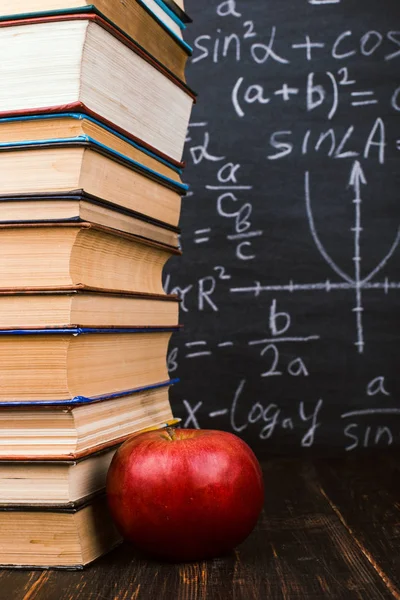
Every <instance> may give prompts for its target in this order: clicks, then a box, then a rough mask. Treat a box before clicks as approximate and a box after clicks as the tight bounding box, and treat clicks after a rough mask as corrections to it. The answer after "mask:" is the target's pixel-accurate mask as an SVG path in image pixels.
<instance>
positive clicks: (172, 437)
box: [165, 427, 175, 442]
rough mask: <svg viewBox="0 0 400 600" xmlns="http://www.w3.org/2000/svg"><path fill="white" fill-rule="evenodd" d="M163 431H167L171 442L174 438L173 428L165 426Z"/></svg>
mask: <svg viewBox="0 0 400 600" xmlns="http://www.w3.org/2000/svg"><path fill="white" fill-rule="evenodd" d="M165 431H166V433H167V436H168V439H169V440H170V441H171V442H173V441H174V439H175V429H174V428H173V427H167V428H166V429H165Z"/></svg>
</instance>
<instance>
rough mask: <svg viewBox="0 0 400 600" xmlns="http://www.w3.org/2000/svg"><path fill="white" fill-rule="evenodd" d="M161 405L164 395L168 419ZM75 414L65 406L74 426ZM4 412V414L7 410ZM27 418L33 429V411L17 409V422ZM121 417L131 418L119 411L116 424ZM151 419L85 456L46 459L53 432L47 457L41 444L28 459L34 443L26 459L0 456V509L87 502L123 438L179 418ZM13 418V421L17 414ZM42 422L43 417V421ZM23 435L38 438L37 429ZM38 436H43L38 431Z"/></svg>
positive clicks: (101, 483) (168, 424) (98, 487)
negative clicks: (146, 424)
mask: <svg viewBox="0 0 400 600" xmlns="http://www.w3.org/2000/svg"><path fill="white" fill-rule="evenodd" d="M136 402H137V401H136V400H135V401H134V399H133V398H132V400H131V404H132V406H131V411H132V413H133V414H134V413H135V412H136V407H137V406H139V405H138V404H136ZM167 405H168V396H167V397H166V405H165V408H164V413H165V414H166V415H170V413H171V411H170V410H168V408H167ZM160 407H161V402H160ZM113 408H114V407H113V406H110V409H111V410H112V409H113ZM117 408H118V407H117ZM36 410H39V411H41V412H42V413H43V412H45V411H44V409H36ZM80 410H84V409H82V407H71V409H70V411H71V413H73V418H74V419H75V421H77V423H79V422H80V420H82V417H80V415H79V414H76V415H75V414H74V411H75V412H76V413H79V411H80ZM147 411H148V407H147V406H146V405H145V412H147ZM5 412H7V410H6V411H5ZM158 412H161V409H159V411H158ZM8 413H9V411H8ZM150 413H151V411H149V414H148V418H147V421H148V422H149V423H150V422H151V414H150ZM29 414H30V419H31V424H32V425H33V424H34V423H33V417H34V413H33V412H32V411H31V413H28V412H27V411H22V410H20V418H21V420H22V421H25V423H26V422H28V416H29ZM65 414H67V411H65V410H64V416H65ZM68 414H69V413H68ZM111 414H112V418H113V419H114V420H115V417H114V415H113V413H111ZM122 414H126V415H127V418H128V420H129V421H130V422H132V421H133V419H134V416H133V414H131V412H129V411H128V410H126V411H124V412H122V411H121V417H120V420H121V421H122ZM154 416H155V419H154V420H153V422H152V424H151V426H149V427H144V428H141V429H140V428H139V427H137V426H136V428H134V427H132V426H131V430H132V429H134V431H132V432H131V430H130V432H129V434H128V435H127V436H125V437H122V438H120V439H119V441H118V442H117V443H116V442H114V441H112V442H111V444H108V445H106V444H104V445H103V447H102V448H101V449H100V450H96V449H94V450H93V448H91V449H90V450H89V451H87V452H86V453H84V452H79V453H77V452H74V453H72V452H71V453H70V454H69V455H68V456H63V455H62V454H61V453H59V454H58V456H57V458H54V456H53V457H52V456H51V454H50V452H51V451H52V452H53V453H54V452H55V451H57V452H59V448H58V446H57V443H56V436H55V435H54V433H53V438H54V439H53V440H52V444H53V446H52V447H51V446H49V451H48V452H47V455H46V454H45V452H44V451H43V449H44V444H43V448H42V452H41V454H39V455H38V454H34V455H31V456H32V458H30V457H29V452H32V451H34V450H35V449H36V448H37V446H38V445H37V444H36V445H34V444H31V445H30V446H29V448H28V455H21V454H18V455H17V456H14V457H13V458H12V459H10V458H3V453H2V454H1V455H0V505H12V506H20V505H27V504H29V505H30V506H38V505H40V506H49V507H51V506H54V505H58V506H62V507H63V508H72V507H73V505H74V504H75V503H76V502H78V501H82V500H84V499H89V498H90V497H91V496H93V494H96V493H98V492H99V491H101V490H104V489H105V486H106V477H107V471H108V468H109V466H110V463H111V460H112V458H113V456H114V454H115V452H116V451H117V449H118V448H119V447H120V445H121V444H122V443H123V442H124V441H125V440H126V439H127V438H128V437H132V435H140V434H141V433H143V432H145V431H153V430H157V429H162V428H164V427H171V426H175V425H177V424H178V423H179V419H170V418H169V416H168V420H166V421H165V422H161V421H157V418H159V417H158V414H156V410H154ZM0 418H1V421H2V422H3V421H5V417H4V415H1V413H0ZM16 418H18V415H17V414H16ZM46 418H47V417H46V415H45V421H46ZM53 418H54V417H53ZM95 418H97V415H95ZM105 419H106V411H105V409H104V408H103V420H104V421H105ZM71 420H72V419H71V418H70V419H69V421H68V424H69V423H70V421H71ZM143 420H146V419H143ZM54 422H56V418H54ZM65 422H66V423H67V419H65ZM25 427H26V426H25ZM124 427H125V426H124ZM125 429H126V430H128V429H129V426H127V427H125ZM25 431H26V433H27V435H30V436H31V437H36V436H37V435H38V430H37V429H33V427H32V426H31V429H27V428H26V429H25ZM106 431H107V434H109V433H110V426H109V425H108V424H107V429H106ZM0 432H1V433H0V438H1V445H2V446H4V439H5V437H6V436H7V432H5V431H4V429H3V428H1V429H0ZM21 432H22V428H21V429H18V434H19V443H20V445H21V446H22V442H21V440H22V437H21ZM114 433H115V432H114ZM39 435H41V436H43V433H42V432H41V431H40V428H39ZM64 437H66V436H64ZM43 439H44V436H43ZM46 441H47V440H46ZM14 448H15V444H14ZM10 450H11V449H10ZM18 450H19V448H18ZM8 455H10V451H9V452H8Z"/></svg>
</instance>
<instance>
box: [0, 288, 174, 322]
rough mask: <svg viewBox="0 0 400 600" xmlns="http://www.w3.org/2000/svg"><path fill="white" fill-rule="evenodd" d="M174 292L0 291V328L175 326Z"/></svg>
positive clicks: (78, 289) (77, 289) (88, 290)
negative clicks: (157, 293)
mask: <svg viewBox="0 0 400 600" xmlns="http://www.w3.org/2000/svg"><path fill="white" fill-rule="evenodd" d="M178 322H179V299H178V297H177V296H175V295H156V294H133V293H132V294H130V293H124V292H120V293H117V292H115V291H109V290H90V289H80V288H76V289H74V290H64V291H40V290H39V291H29V290H22V291H15V290H2V291H0V328H1V329H18V328H23V329H32V328H33V329H37V328H48V327H61V328H67V327H80V328H87V327H95V328H112V327H124V328H126V327H134V328H138V327H176V326H177V325H178Z"/></svg>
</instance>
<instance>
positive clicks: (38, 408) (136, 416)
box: [0, 380, 178, 503]
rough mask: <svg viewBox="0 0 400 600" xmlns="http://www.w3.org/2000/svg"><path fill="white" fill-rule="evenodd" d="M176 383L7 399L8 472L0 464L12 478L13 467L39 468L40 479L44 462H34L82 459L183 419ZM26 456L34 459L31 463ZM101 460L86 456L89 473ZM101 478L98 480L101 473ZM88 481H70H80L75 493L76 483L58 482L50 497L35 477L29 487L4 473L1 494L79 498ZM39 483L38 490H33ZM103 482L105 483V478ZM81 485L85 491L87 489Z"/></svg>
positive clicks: (0, 416)
mask: <svg viewBox="0 0 400 600" xmlns="http://www.w3.org/2000/svg"><path fill="white" fill-rule="evenodd" d="M175 382H176V380H168V381H164V382H161V383H156V384H153V385H150V386H147V387H144V388H141V389H137V390H135V391H128V392H125V393H121V394H120V395H119V394H115V395H111V396H109V397H104V398H103V399H96V398H94V399H90V398H83V397H79V398H75V399H74V400H73V401H58V402H57V401H49V402H47V403H46V402H42V403H37V402H31V401H26V402H25V403H20V405H18V406H16V405H11V404H10V403H5V404H2V406H0V459H1V460H2V461H4V460H7V461H12V462H10V463H7V465H6V466H4V469H5V470H4V469H3V471H1V469H2V468H3V467H1V465H2V463H0V473H3V474H4V477H7V472H11V471H10V469H11V466H12V467H13V468H15V469H17V471H18V473H22V474H23V477H24V478H28V479H29V477H31V478H34V473H38V474H37V477H39V478H40V472H39V471H40V469H39V467H38V469H39V471H37V470H36V471H35V470H34V468H36V467H34V465H33V463H36V462H37V461H41V460H47V461H65V460H73V461H80V460H81V459H83V458H86V457H90V456H92V455H93V453H94V452H105V450H107V451H108V450H109V449H110V448H111V447H113V446H115V444H117V443H122V442H123V441H124V440H125V439H126V438H127V437H128V436H131V435H133V434H134V433H137V432H141V431H143V430H144V429H148V428H151V429H159V428H161V427H163V426H164V425H165V424H168V425H170V424H176V423H178V420H176V419H173V416H172V413H171V407H170V404H169V399H168V390H169V387H170V386H171V385H173V384H174V383H175ZM105 455H106V454H104V456H105ZM102 456H103V455H102ZM104 460H105V459H102V460H101V461H100V463H101V465H103V466H102V467H101V468H103V467H104ZM17 461H18V462H19V461H22V463H21V465H22V466H17ZM26 461H31V463H32V464H31V463H27V462H26ZM100 463H98V462H93V461H85V462H84V465H82V469H83V471H84V472H85V473H86V472H87V474H88V476H89V475H91V474H93V473H95V472H94V471H93V469H94V465H98V464H100ZM46 464H47V463H46ZM24 465H25V466H24ZM47 466H48V465H47ZM58 467H59V465H57V468H58ZM99 468H100V467H99ZM7 469H8V471H7ZM23 469H25V470H23ZM60 469H61V467H60V468H58V470H57V469H53V471H54V472H55V473H57V477H59V476H60V477H61V471H60ZM82 469H80V470H79V472H81V470H82ZM96 469H97V467H96ZM17 471H16V472H17ZM76 472H78V471H76ZM21 477H22V475H21ZM35 477H36V475H35ZM68 477H69V476H68ZM82 477H83V475H82ZM96 478H97V479H96V481H98V477H97V475H96ZM68 481H70V480H69V479H68ZM101 482H103V479H101ZM70 483H71V482H70ZM89 483H90V482H89ZM89 483H88V482H87V481H86V480H85V481H83V480H82V479H79V478H78V479H77V481H76V482H75V483H73V484H72V483H71V485H75V486H77V487H74V488H73V489H74V490H75V491H73V492H72V491H71V489H72V488H68V489H67V488H65V487H63V488H62V489H59V488H58V487H57V489H54V493H53V492H51V497H50V491H48V492H46V486H45V487H44V488H43V489H41V490H39V488H38V486H36V484H35V483H34V482H33V483H32V485H31V484H29V485H30V487H29V486H28V484H27V487H24V483H23V480H21V479H18V480H17V481H13V480H10V481H8V482H7V481H3V482H1V478H0V488H1V489H0V499H1V498H3V499H4V498H7V502H18V498H23V499H24V501H25V500H27V499H28V498H30V500H29V501H30V502H39V503H48V502H50V501H56V502H58V503H59V502H61V501H62V502H69V501H70V500H71V499H72V500H73V499H76V498H75V497H76V495H78V496H79V497H83V496H85V495H88V494H91V493H92V492H93V491H95V490H94V489H92V487H90V486H92V484H90V485H89ZM55 485H56V481H55V480H53V481H51V482H48V484H47V488H48V490H50V488H51V490H53V488H54V486H55ZM58 485H59V484H58V483H57V486H58ZM32 486H33V487H32ZM35 486H36V487H37V489H36V487H35ZM84 486H86V487H84ZM34 487H35V490H36V491H35V493H34V494H33V492H32V490H33V488H34ZM100 487H103V483H101V485H100ZM82 489H84V490H86V491H84V492H83V491H82ZM13 494H14V496H13ZM20 494H22V496H20ZM46 494H47V496H46ZM66 494H72V495H73V497H71V498H70V497H68V499H67V498H66ZM61 496H62V499H61Z"/></svg>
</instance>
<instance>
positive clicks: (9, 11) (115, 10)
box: [0, 0, 192, 81]
mask: <svg viewBox="0 0 400 600" xmlns="http://www.w3.org/2000/svg"><path fill="white" fill-rule="evenodd" d="M172 6H175V7H176V5H175V3H173V4H169V5H168V7H167V5H166V4H165V3H164V2H162V1H159V0H143V1H142V0H125V1H124V2H115V0H2V2H1V4H0V19H2V20H11V19H26V18H40V17H43V16H45V17H48V16H51V15H58V16H59V15H63V14H65V13H67V14H69V15H71V14H74V13H75V14H78V15H79V14H80V13H82V12H84V13H86V14H88V13H92V14H93V15H97V16H100V17H102V18H103V19H104V20H106V21H107V22H108V23H110V24H112V25H114V27H115V29H117V30H119V31H121V32H123V33H124V34H125V35H126V36H127V37H128V38H129V39H130V40H131V42H133V43H134V44H136V45H137V46H138V48H140V49H141V51H142V52H144V53H146V54H147V56H148V57H150V58H151V59H152V60H155V61H157V62H158V63H159V64H160V65H163V66H164V67H165V68H166V69H168V70H169V71H171V72H172V73H174V74H175V75H176V76H177V77H179V78H180V79H181V80H183V81H184V78H185V73H184V70H185V65H186V62H187V59H188V57H189V56H190V55H191V53H192V50H191V48H190V46H189V45H188V44H186V43H185V42H184V41H183V40H182V33H181V31H182V29H183V28H184V27H185V25H184V21H186V22H187V21H188V18H187V16H186V15H185V13H184V12H183V11H179V8H178V10H173V11H171V10H169V11H168V8H171V7H172ZM167 11H168V12H167Z"/></svg>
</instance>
